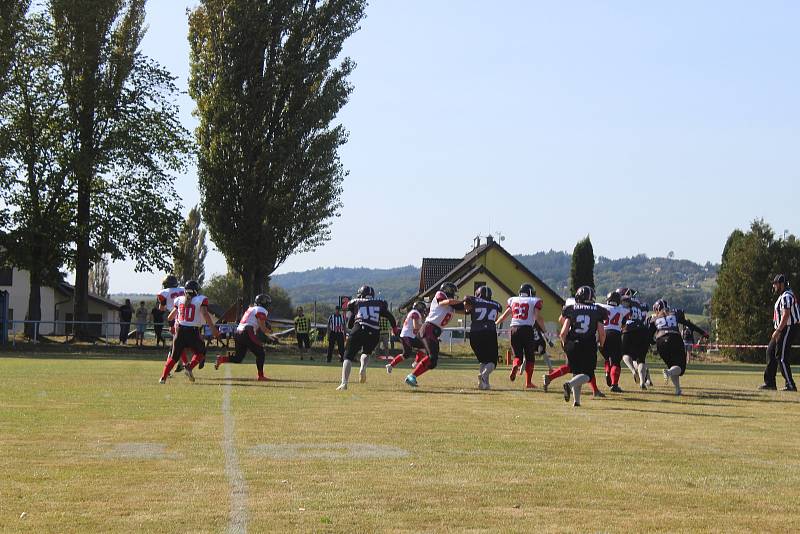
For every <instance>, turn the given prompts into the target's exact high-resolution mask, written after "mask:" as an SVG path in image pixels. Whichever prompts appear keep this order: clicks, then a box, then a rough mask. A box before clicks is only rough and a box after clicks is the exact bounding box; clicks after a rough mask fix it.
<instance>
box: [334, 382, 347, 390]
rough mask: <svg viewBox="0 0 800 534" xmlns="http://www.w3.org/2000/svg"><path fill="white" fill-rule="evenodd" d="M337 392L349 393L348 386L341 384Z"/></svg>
mask: <svg viewBox="0 0 800 534" xmlns="http://www.w3.org/2000/svg"><path fill="white" fill-rule="evenodd" d="M336 391H347V384H346V383H344V384H339V387H338V388H336Z"/></svg>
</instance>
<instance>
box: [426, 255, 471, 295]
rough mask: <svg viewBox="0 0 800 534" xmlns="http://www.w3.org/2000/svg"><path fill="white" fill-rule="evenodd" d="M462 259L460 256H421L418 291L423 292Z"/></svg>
mask: <svg viewBox="0 0 800 534" xmlns="http://www.w3.org/2000/svg"><path fill="white" fill-rule="evenodd" d="M462 261H463V260H462V259H460V258H422V268H421V269H420V272H419V292H420V293H423V292H425V291H426V290H427V289H429V288H430V287H431V286H432V285H433V284H435V283H436V282H438V281H439V280H441V279H442V278H444V275H446V274H447V273H449V272H450V271H452V270H453V269H454V268H455V267H456V266H457V265H458V264H459V263H461V262H462Z"/></svg>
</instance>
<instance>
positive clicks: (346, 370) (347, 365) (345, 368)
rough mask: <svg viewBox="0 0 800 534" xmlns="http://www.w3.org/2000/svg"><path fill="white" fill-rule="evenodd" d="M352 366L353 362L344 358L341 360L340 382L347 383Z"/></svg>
mask: <svg viewBox="0 0 800 534" xmlns="http://www.w3.org/2000/svg"><path fill="white" fill-rule="evenodd" d="M352 368H353V362H351V361H350V360H348V359H345V360H344V361H343V362H342V384H347V382H348V381H349V380H350V370H351V369H352Z"/></svg>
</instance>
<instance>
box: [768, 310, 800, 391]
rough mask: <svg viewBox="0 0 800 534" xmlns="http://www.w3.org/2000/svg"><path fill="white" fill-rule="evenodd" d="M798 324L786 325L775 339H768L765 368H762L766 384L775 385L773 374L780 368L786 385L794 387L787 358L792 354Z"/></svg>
mask: <svg viewBox="0 0 800 534" xmlns="http://www.w3.org/2000/svg"><path fill="white" fill-rule="evenodd" d="M798 329H800V326H798V325H792V326H787V327H786V328H784V330H783V332H781V335H780V337H779V338H778V340H777V341H770V343H769V345H768V346H767V368H766V369H765V370H764V383H765V384H766V385H768V386H773V387H774V386H775V376H776V375H777V372H778V368H780V370H781V374H782V375H783V379H784V380H785V381H786V386H788V387H791V388H796V387H797V385H796V384H795V383H794V378H792V368H791V367H789V359H790V356H791V354H792V342H793V341H794V338H795V337H797V331H798Z"/></svg>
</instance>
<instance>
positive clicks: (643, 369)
mask: <svg viewBox="0 0 800 534" xmlns="http://www.w3.org/2000/svg"><path fill="white" fill-rule="evenodd" d="M616 292H617V293H619V295H620V296H621V297H622V302H621V304H622V305H623V306H625V307H626V308H628V309H629V310H630V313H629V315H628V316H627V318H626V319H625V321H624V322H623V325H622V361H623V362H625V365H626V366H627V367H628V369H630V370H631V374H632V375H633V381H634V382H636V383H638V384H639V386H640V387H641V388H642V389H647V384H648V383H649V384H650V385H651V386H652V385H653V383H652V382H650V371H649V370H648V368H647V361H646V359H647V353H648V352H649V350H650V338H648V337H647V324H646V319H647V307H646V306H645V305H644V303H643V302H641V301H640V300H639V299H638V298H637V294H638V292H637V291H636V290H635V289H630V288H626V287H621V288H619V289H617V291H616Z"/></svg>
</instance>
